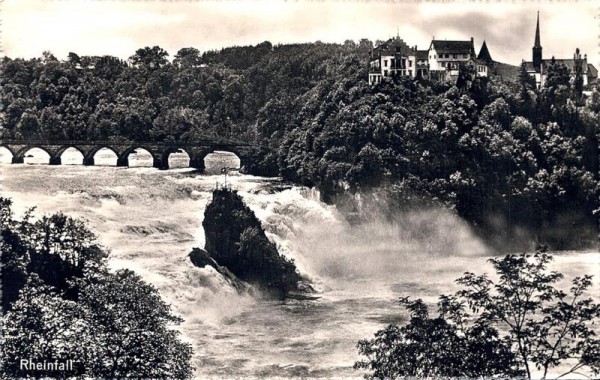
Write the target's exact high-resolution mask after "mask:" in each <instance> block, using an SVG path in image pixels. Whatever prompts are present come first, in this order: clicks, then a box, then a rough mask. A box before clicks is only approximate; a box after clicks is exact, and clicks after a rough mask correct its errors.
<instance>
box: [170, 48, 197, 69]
mask: <svg viewBox="0 0 600 380" xmlns="http://www.w3.org/2000/svg"><path fill="white" fill-rule="evenodd" d="M173 58H174V59H173V65H175V66H176V67H178V68H180V69H187V68H191V67H198V66H200V64H201V63H202V57H201V55H200V51H199V50H198V49H196V48H193V47H188V48H182V49H179V51H178V52H177V53H176V54H175V56H174V57H173Z"/></svg>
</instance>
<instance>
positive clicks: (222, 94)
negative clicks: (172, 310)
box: [0, 40, 600, 249]
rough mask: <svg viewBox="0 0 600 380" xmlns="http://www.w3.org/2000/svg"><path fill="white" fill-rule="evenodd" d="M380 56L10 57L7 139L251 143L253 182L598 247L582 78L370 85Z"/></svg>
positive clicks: (470, 78)
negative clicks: (439, 209) (433, 211)
mask: <svg viewBox="0 0 600 380" xmlns="http://www.w3.org/2000/svg"><path fill="white" fill-rule="evenodd" d="M371 47H372V43H371V42H370V41H368V40H361V41H359V43H355V42H353V41H346V42H345V43H344V44H342V45H340V44H325V43H321V42H315V43H307V44H289V45H272V44H271V43H269V42H263V43H260V44H258V45H255V46H235V47H229V48H224V49H221V50H219V51H204V52H201V51H200V50H198V49H196V48H191V47H190V48H183V49H181V50H180V51H178V52H177V53H176V54H175V56H174V60H173V63H169V62H168V60H167V56H168V54H167V52H166V51H164V50H163V49H161V48H160V47H157V46H155V47H152V48H150V47H146V48H142V49H139V50H137V51H136V53H135V54H134V55H133V56H132V57H131V59H130V60H129V62H123V61H121V60H119V59H117V58H114V57H87V56H82V57H79V56H77V55H76V54H70V55H69V58H68V60H67V61H64V62H63V61H60V60H57V59H56V58H54V57H53V56H52V55H51V54H49V53H46V54H45V55H44V56H43V57H42V58H36V59H30V60H23V59H10V58H8V57H5V58H3V60H2V68H3V79H4V81H3V83H2V86H1V96H2V99H3V108H2V109H1V110H0V119H1V120H0V124H2V127H0V134H2V135H3V136H5V137H23V138H45V139H63V140H64V139H91V140H106V139H123V140H125V141H130V140H150V141H161V142H164V141H170V142H177V141H184V142H186V141H198V140H202V139H207V138H209V139H217V140H218V139H227V138H230V137H236V138H239V139H244V140H246V141H249V142H251V143H252V145H253V146H254V148H255V149H254V152H253V154H252V155H250V157H248V158H249V159H248V160H247V162H244V163H243V165H244V167H245V169H246V170H247V171H248V172H249V173H252V174H259V175H268V176H276V175H281V176H282V177H283V178H284V179H286V180H289V181H292V182H295V183H299V184H303V185H307V186H316V187H318V188H319V189H320V193H321V194H322V196H323V200H325V201H327V202H338V201H339V199H340V198H343V197H345V196H346V195H347V194H346V193H348V192H350V193H352V194H359V195H369V194H371V193H372V192H373V191H379V190H380V189H395V190H392V191H391V192H390V193H389V194H388V195H389V196H386V198H389V199H390V200H391V201H392V203H395V204H400V203H402V202H403V201H402V198H406V197H410V196H411V194H412V193H414V192H415V191H420V192H421V193H422V194H427V195H431V197H432V198H433V199H432V202H435V203H440V204H445V205H447V206H448V207H451V208H453V209H455V210H456V211H457V212H458V214H459V215H460V216H461V217H463V218H465V219H466V220H468V221H469V222H470V223H471V224H472V225H473V226H474V227H475V228H476V229H477V230H478V231H480V232H482V233H483V234H484V235H486V236H488V237H489V239H490V240H495V241H493V242H492V243H495V245H496V246H504V247H506V246H507V244H506V243H507V242H515V244H516V243H518V241H517V239H515V238H514V237H515V235H518V234H520V233H521V231H527V235H528V236H527V237H526V238H525V240H540V241H543V242H545V243H550V244H551V245H552V246H553V248H576V247H581V246H586V245H589V243H590V241H594V240H597V239H596V235H597V234H596V232H595V229H596V223H597V215H595V214H594V212H595V210H600V183H599V181H598V173H599V165H600V164H599V158H598V157H600V152H599V148H598V146H599V144H598V136H599V135H600V130H599V128H598V125H600V123H598V121H599V120H600V116H599V115H600V106H598V103H599V102H598V95H597V94H596V95H593V96H592V99H591V101H590V102H587V103H586V102H585V101H584V99H583V94H582V87H581V80H582V78H581V73H580V72H579V71H578V72H576V73H575V78H573V80H571V73H570V72H569V70H568V69H567V68H566V67H565V66H564V65H562V64H560V62H559V61H556V60H554V62H551V63H550V65H548V67H547V71H546V73H547V80H546V81H545V83H544V85H543V86H542V88H536V84H535V79H534V78H532V77H531V76H530V75H529V73H528V72H527V67H526V65H525V64H524V63H523V64H522V65H521V68H520V71H519V75H518V78H517V80H516V82H514V83H512V82H508V81H502V80H500V79H499V78H496V77H494V76H493V75H491V76H490V78H482V77H477V75H476V74H477V73H476V72H475V71H474V69H473V67H471V66H468V65H467V66H465V67H462V68H461V70H459V78H458V81H457V82H456V83H450V82H436V81H430V80H427V79H415V80H413V79H410V78H401V77H397V78H394V80H391V81H384V83H381V84H379V85H377V86H369V85H368V84H367V80H366V78H367V76H368V75H367V65H366V64H365V63H366V62H367V60H368V59H369V53H370V50H371ZM578 70H579V69H578ZM594 97H595V98H594ZM594 99H595V100H594ZM449 158H451V159H449ZM407 184H410V185H411V186H410V187H409V186H407ZM399 189H406V190H407V191H408V193H406V192H402V191H399ZM394 197H395V198H398V199H396V200H393V199H391V198H394ZM550 205H552V207H550ZM359 206H360V205H357V206H356V208H359ZM359 211H360V210H359ZM572 228H576V229H577V230H578V231H583V232H582V233H578V234H572V233H570V231H571V229H572ZM561 231H562V233H560V232H561ZM512 248H515V247H508V249H512Z"/></svg>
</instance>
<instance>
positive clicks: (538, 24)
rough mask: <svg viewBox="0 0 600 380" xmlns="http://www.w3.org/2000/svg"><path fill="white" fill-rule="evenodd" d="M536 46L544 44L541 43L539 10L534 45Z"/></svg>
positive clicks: (539, 46)
mask: <svg viewBox="0 0 600 380" xmlns="http://www.w3.org/2000/svg"><path fill="white" fill-rule="evenodd" d="M533 47H534V48H541V47H542V46H541V45H540V11H538V14H537V25H536V27H535V45H533Z"/></svg>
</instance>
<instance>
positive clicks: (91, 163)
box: [83, 156, 94, 166]
mask: <svg viewBox="0 0 600 380" xmlns="http://www.w3.org/2000/svg"><path fill="white" fill-rule="evenodd" d="M83 165H84V166H94V157H93V156H92V157H84V158H83Z"/></svg>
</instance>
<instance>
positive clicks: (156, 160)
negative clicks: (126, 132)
mask: <svg viewBox="0 0 600 380" xmlns="http://www.w3.org/2000/svg"><path fill="white" fill-rule="evenodd" d="M140 151H143V152H140ZM144 152H146V153H148V155H149V156H150V157H152V162H151V163H150V164H149V165H146V164H142V165H131V162H130V160H129V156H130V155H131V154H134V153H142V154H143V153H144ZM161 158H162V157H160V156H158V155H157V154H156V153H154V150H153V149H152V148H151V147H148V146H145V145H136V146H132V147H130V148H127V149H125V150H124V151H123V152H122V153H121V155H120V156H119V163H118V164H117V166H150V167H152V166H154V167H157V168H161V167H162V159H161ZM142 162H143V161H142Z"/></svg>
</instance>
